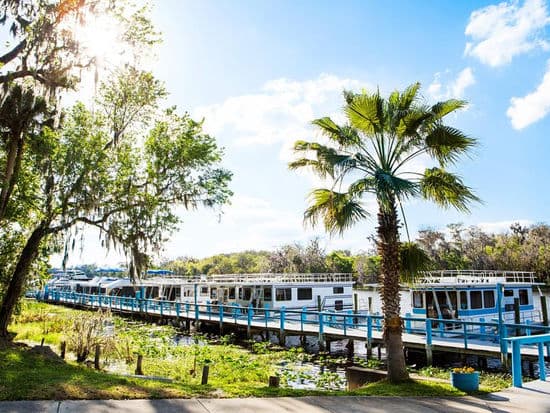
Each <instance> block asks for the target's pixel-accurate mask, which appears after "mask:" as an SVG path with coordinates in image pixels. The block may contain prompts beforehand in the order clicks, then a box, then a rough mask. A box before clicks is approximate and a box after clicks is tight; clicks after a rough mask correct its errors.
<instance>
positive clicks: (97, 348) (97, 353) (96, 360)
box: [94, 344, 101, 370]
mask: <svg viewBox="0 0 550 413" xmlns="http://www.w3.org/2000/svg"><path fill="white" fill-rule="evenodd" d="M100 355H101V346H100V345H99V344H96V345H95V357H94V368H95V369H96V370H99V357H100Z"/></svg>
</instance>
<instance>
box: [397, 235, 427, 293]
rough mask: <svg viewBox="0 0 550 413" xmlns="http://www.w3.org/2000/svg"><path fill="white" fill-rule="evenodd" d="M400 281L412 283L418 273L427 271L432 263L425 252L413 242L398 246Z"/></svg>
mask: <svg viewBox="0 0 550 413" xmlns="http://www.w3.org/2000/svg"><path fill="white" fill-rule="evenodd" d="M399 258H400V261H401V262H400V264H401V274H400V275H401V281H402V282H405V283H412V282H414V280H415V278H416V276H417V275H418V273H419V272H420V271H425V270H428V269H429V268H430V266H431V264H432V261H431V259H430V257H429V256H428V254H427V253H426V251H424V250H423V249H422V248H421V247H420V246H419V245H418V244H416V243H414V242H404V243H402V244H401V245H400V246H399Z"/></svg>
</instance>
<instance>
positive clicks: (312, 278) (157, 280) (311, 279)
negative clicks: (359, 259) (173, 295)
mask: <svg viewBox="0 0 550 413" xmlns="http://www.w3.org/2000/svg"><path fill="white" fill-rule="evenodd" d="M141 283H142V284H143V285H151V284H223V285H228V284H236V285H243V284H247V285H258V284H304V283H325V284H352V283H353V278H352V275H351V274H348V273H308V274H304V273H258V274H212V275H202V276H200V277H154V278H148V279H144V280H142V281H141Z"/></svg>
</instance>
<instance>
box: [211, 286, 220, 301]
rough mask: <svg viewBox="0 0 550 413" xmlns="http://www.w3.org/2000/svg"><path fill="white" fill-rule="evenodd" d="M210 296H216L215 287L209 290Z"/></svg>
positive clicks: (214, 297)
mask: <svg viewBox="0 0 550 413" xmlns="http://www.w3.org/2000/svg"><path fill="white" fill-rule="evenodd" d="M210 298H213V299H216V298H218V291H217V290H216V289H215V288H212V289H211V290H210Z"/></svg>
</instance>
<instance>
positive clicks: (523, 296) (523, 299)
mask: <svg viewBox="0 0 550 413" xmlns="http://www.w3.org/2000/svg"><path fill="white" fill-rule="evenodd" d="M519 304H520V305H527V304H529V293H528V292H527V290H519Z"/></svg>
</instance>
